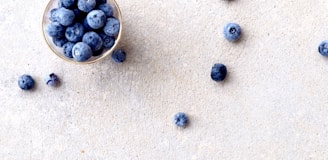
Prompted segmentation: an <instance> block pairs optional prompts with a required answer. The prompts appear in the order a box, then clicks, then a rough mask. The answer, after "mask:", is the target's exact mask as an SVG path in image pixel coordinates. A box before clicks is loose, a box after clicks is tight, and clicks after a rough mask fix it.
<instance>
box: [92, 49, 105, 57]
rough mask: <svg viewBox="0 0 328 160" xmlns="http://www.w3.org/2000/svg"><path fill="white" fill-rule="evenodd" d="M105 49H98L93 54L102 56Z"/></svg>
mask: <svg viewBox="0 0 328 160" xmlns="http://www.w3.org/2000/svg"><path fill="white" fill-rule="evenodd" d="M103 51H104V48H101V49H99V50H98V51H94V52H93V53H92V56H100V55H101V54H102V53H103Z"/></svg>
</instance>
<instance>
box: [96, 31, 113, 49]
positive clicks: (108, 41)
mask: <svg viewBox="0 0 328 160" xmlns="http://www.w3.org/2000/svg"><path fill="white" fill-rule="evenodd" d="M99 36H100V37H101V39H102V40H103V47H104V48H105V49H110V48H112V47H113V45H114V43H115V38H114V37H111V36H108V35H107V34H105V33H100V34H99Z"/></svg>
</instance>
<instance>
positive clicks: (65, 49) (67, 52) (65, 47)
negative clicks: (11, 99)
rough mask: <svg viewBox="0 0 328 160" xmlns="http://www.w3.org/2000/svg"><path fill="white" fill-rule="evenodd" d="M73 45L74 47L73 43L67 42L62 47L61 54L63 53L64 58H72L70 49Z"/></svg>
mask: <svg viewBox="0 0 328 160" xmlns="http://www.w3.org/2000/svg"><path fill="white" fill-rule="evenodd" d="M74 45H75V43H73V42H67V43H65V44H64V45H63V52H64V56H65V57H67V58H73V55H72V49H73V46H74Z"/></svg>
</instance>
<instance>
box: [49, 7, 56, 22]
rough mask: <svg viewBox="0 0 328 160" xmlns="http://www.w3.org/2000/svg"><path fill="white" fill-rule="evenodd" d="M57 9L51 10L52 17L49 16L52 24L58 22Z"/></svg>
mask: <svg viewBox="0 0 328 160" xmlns="http://www.w3.org/2000/svg"><path fill="white" fill-rule="evenodd" d="M56 11H57V8H54V9H51V10H50V16H49V20H50V21H52V22H57V21H58V19H57V17H58V16H57V12H56Z"/></svg>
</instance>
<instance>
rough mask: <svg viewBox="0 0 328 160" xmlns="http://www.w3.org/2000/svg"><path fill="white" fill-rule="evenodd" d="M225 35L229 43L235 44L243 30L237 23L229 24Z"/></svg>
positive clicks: (225, 27)
mask: <svg viewBox="0 0 328 160" xmlns="http://www.w3.org/2000/svg"><path fill="white" fill-rule="evenodd" d="M223 34H224V37H225V38H226V39H227V40H228V41H230V42H235V41H237V40H238V39H239V38H240V36H241V28H240V26H239V25H238V24H236V23H228V24H226V25H225V26H224V29H223Z"/></svg>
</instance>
